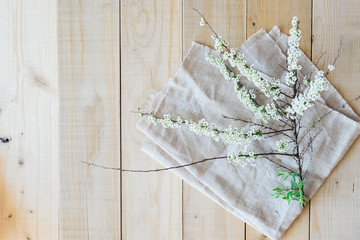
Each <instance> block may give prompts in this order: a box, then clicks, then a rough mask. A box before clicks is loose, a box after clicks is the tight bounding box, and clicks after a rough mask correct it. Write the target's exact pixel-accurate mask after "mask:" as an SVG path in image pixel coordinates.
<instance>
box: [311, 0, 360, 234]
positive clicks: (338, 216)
mask: <svg viewBox="0 0 360 240" xmlns="http://www.w3.org/2000/svg"><path fill="white" fill-rule="evenodd" d="M359 7H360V2H359V1H349V0H348V1H339V0H334V1H314V17H313V34H314V43H313V55H314V56H316V58H317V57H318V56H320V55H321V53H322V52H323V51H324V50H326V54H325V55H324V57H323V59H322V61H321V62H320V64H319V67H320V68H323V69H324V68H326V66H327V65H328V64H331V63H332V62H333V60H334V58H335V57H336V56H337V52H338V49H339V48H340V43H341V39H342V47H341V52H340V58H339V59H338V61H337V63H336V64H335V71H334V72H333V73H332V74H330V75H329V78H328V79H329V81H330V82H331V83H332V84H333V85H334V86H335V88H336V89H337V90H338V91H339V92H340V94H341V95H342V96H343V97H344V98H345V99H346V100H351V99H353V98H355V97H357V96H359V93H360V84H359V73H360V71H359V65H360V31H359V19H360V13H359V11H358V10H357V9H359ZM350 106H352V107H353V109H354V110H355V112H356V113H357V114H359V113H360V104H359V103H358V102H357V103H353V104H350ZM359 155H360V141H359V139H357V141H355V143H354V144H353V146H352V147H351V148H350V150H349V151H348V152H347V154H346V155H345V157H344V158H343V159H342V160H341V162H340V163H339V165H338V166H337V167H336V168H335V169H334V171H333V172H332V173H331V175H330V176H329V178H328V179H327V180H326V181H325V183H324V184H323V186H322V187H321V188H320V190H319V191H318V193H317V194H316V195H315V196H314V198H313V199H312V201H311V229H310V239H319V240H322V239H326V240H335V239H349V240H355V239H359V238H360V224H359V221H358V218H359V216H360V190H359V186H360V176H359V173H358V170H359V169H360V162H359Z"/></svg>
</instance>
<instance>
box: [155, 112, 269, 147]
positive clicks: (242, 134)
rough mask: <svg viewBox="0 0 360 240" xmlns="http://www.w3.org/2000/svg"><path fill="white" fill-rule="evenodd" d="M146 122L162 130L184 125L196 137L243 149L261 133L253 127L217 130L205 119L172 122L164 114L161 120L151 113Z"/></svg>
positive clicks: (169, 117)
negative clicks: (236, 145) (157, 125)
mask: <svg viewBox="0 0 360 240" xmlns="http://www.w3.org/2000/svg"><path fill="white" fill-rule="evenodd" d="M148 120H149V121H150V122H151V123H153V124H155V125H156V124H157V123H161V125H162V126H163V127H164V128H178V127H180V126H181V125H182V124H185V125H187V126H188V127H189V129H190V131H192V132H194V133H195V134H197V135H205V136H211V138H212V139H214V140H215V141H219V139H222V140H223V141H224V142H227V143H236V144H240V145H242V146H245V147H247V146H249V145H250V143H251V142H252V141H254V140H260V139H261V138H262V131H261V130H259V129H257V128H255V127H254V126H253V127H251V128H250V130H245V129H241V130H240V131H239V130H238V129H237V128H233V127H232V126H231V125H230V126H229V127H228V128H217V127H216V126H215V124H214V123H212V124H209V123H208V122H207V121H206V120H205V119H201V120H200V121H199V122H197V123H196V122H194V121H192V120H190V121H189V120H182V119H181V118H180V117H179V116H178V117H177V118H176V120H173V119H172V118H171V116H170V115H169V114H164V115H163V118H159V117H156V116H155V115H154V114H153V113H151V112H150V113H149V114H148Z"/></svg>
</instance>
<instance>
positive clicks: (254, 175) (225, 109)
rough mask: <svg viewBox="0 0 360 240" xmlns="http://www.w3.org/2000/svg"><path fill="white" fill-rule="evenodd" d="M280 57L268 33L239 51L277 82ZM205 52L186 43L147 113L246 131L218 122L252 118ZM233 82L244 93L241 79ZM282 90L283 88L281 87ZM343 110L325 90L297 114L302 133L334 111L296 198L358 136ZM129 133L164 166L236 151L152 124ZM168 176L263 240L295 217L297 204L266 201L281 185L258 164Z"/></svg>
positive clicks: (282, 43)
mask: <svg viewBox="0 0 360 240" xmlns="http://www.w3.org/2000/svg"><path fill="white" fill-rule="evenodd" d="M286 50H287V36H286V35H285V34H282V33H281V32H280V30H279V28H278V27H276V26H275V27H274V28H273V29H272V30H271V31H270V32H269V33H266V32H265V31H264V30H260V31H258V32H257V33H255V34H254V35H253V36H251V37H250V38H249V39H248V40H246V41H245V42H244V43H243V45H242V46H241V48H240V52H241V53H243V54H244V55H245V59H246V61H247V62H248V63H249V64H250V65H254V67H255V68H256V69H257V70H259V71H260V72H261V75H262V77H263V78H268V77H269V76H272V77H277V78H280V79H281V81H282V82H284V78H285V74H286V71H285V70H284V68H283V67H284V66H286V64H287V62H286V55H285V54H284V53H285V52H286ZM207 52H211V53H212V54H214V55H216V56H219V54H218V53H217V52H216V51H214V50H212V49H210V48H208V47H206V46H204V45H201V44H198V43H193V45H192V47H191V49H190V50H189V52H188V54H187V55H186V57H185V59H184V61H183V64H182V66H181V67H180V69H179V70H178V71H177V72H176V74H175V76H174V77H173V78H171V79H170V80H169V82H168V83H167V84H166V85H165V86H164V87H163V89H162V90H161V91H160V92H158V93H157V94H156V95H155V96H154V97H153V99H152V102H151V107H150V109H148V110H149V111H152V112H153V113H154V115H156V116H162V115H163V114H171V116H173V117H176V116H181V117H182V119H188V120H190V119H192V120H193V121H196V122H197V121H199V120H200V119H202V118H205V119H206V120H207V121H208V122H210V123H215V124H216V125H217V126H219V127H220V126H222V127H228V126H229V125H232V126H233V127H238V128H242V127H246V125H245V124H244V123H241V122H236V121H232V120H230V119H225V118H224V117H223V115H226V116H230V117H235V118H242V119H249V118H252V119H254V117H253V114H252V113H251V112H250V111H249V110H247V109H246V108H245V107H244V106H243V104H242V103H241V102H240V101H239V99H238V98H237V96H236V94H235V92H234V91H233V85H232V83H231V82H227V81H226V80H225V79H224V77H223V76H222V74H221V73H220V72H219V70H218V69H217V68H216V67H215V66H213V65H211V64H210V63H209V62H207V61H206V60H205V53H207ZM299 65H301V66H302V67H303V68H302V70H301V72H300V73H299V75H300V76H299V77H300V79H302V77H303V76H310V75H311V76H313V75H314V74H316V72H317V71H318V70H317V69H316V67H315V66H314V65H313V64H312V62H311V61H310V60H309V59H308V58H307V57H306V56H305V55H304V54H303V53H302V55H301V56H300V58H299ZM241 82H242V83H243V84H244V85H245V86H246V85H248V86H249V87H251V86H252V85H251V83H250V82H249V81H248V80H246V79H245V78H244V79H241ZM283 87H284V88H286V87H285V85H284V86H283ZM260 101H265V100H264V99H260ZM344 103H345V100H344V99H343V98H342V97H341V95H340V94H339V93H338V92H337V91H336V90H335V88H334V87H332V86H330V88H329V90H327V91H326V92H324V93H323V94H322V99H320V100H319V101H317V102H316V103H315V106H314V107H313V108H311V109H309V110H307V111H306V112H305V114H304V117H303V120H302V124H303V125H304V126H307V125H308V126H310V125H311V124H312V123H313V121H316V120H317V119H318V117H319V116H320V115H322V114H325V113H327V112H329V111H330V110H331V109H334V111H332V113H331V114H329V115H327V116H326V117H325V118H324V119H323V120H322V122H321V123H320V124H319V126H318V129H322V132H321V133H320V134H319V135H318V137H317V138H316V139H315V140H314V142H313V149H312V154H310V152H308V153H307V155H306V157H305V158H306V160H305V162H304V166H303V168H304V170H303V172H304V173H305V176H304V179H305V182H306V185H305V188H304V192H305V194H306V196H307V197H308V198H311V197H312V196H313V195H314V194H315V192H316V191H317V190H318V189H319V187H320V185H321V184H322V183H323V182H324V180H325V179H326V178H327V177H328V176H329V174H330V172H331V171H332V169H333V168H334V167H335V166H336V165H337V163H338V162H339V161H340V160H341V158H342V157H343V156H344V154H345V153H346V151H347V150H348V148H349V147H350V146H351V144H352V143H353V142H354V140H355V139H356V138H357V136H358V135H359V133H360V127H359V120H360V118H359V116H358V115H357V114H356V113H355V112H354V111H353V110H352V109H351V108H350V107H349V106H348V105H346V106H345V107H343V108H338V106H339V105H341V104H344ZM137 127H138V129H139V130H140V131H141V132H143V133H144V134H145V136H146V137H145V140H144V143H143V146H142V150H143V151H144V152H146V153H147V154H149V155H150V156H151V157H152V158H153V159H155V160H156V161H158V162H159V163H160V164H162V165H163V166H165V167H170V166H176V165H180V164H187V163H191V162H194V161H198V160H201V159H204V158H211V157H217V156H226V155H227V153H228V152H229V151H231V150H237V149H238V145H236V144H225V143H224V142H222V141H219V142H216V141H214V140H212V139H211V138H210V137H206V136H198V135H196V134H194V133H193V132H190V131H189V129H188V128H187V127H181V128H176V129H165V128H163V127H162V126H161V125H160V124H157V125H153V124H151V123H150V122H149V121H148V120H147V118H145V117H143V118H141V119H140V120H139V122H138V124H137ZM276 140H278V139H276V138H269V139H268V140H266V141H259V142H255V143H253V144H252V145H251V149H252V150H254V152H255V153H256V152H264V151H269V150H271V149H273V148H274V146H276V144H275V141H276ZM311 155H312V157H311ZM275 161H277V162H278V163H281V164H283V165H285V166H287V167H288V168H291V169H294V170H297V165H296V163H295V161H293V160H291V159H289V158H276V159H275ZM172 171H173V172H174V173H175V174H176V175H178V176H179V177H181V178H182V179H183V180H184V181H186V182H187V183H189V184H191V185H192V186H194V187H195V188H197V189H198V190H199V191H201V192H202V193H204V194H205V195H207V196H208V197H210V198H211V199H212V200H214V201H215V202H216V203H218V204H219V205H220V206H222V207H223V208H224V209H226V210H227V211H229V212H231V213H232V214H234V215H235V216H237V217H239V218H240V219H241V220H243V221H245V222H246V223H247V224H250V225H251V226H252V227H254V228H255V229H257V230H258V231H260V232H262V233H263V234H265V235H267V236H268V237H269V238H271V239H280V238H281V236H282V235H283V234H284V232H285V231H286V230H287V229H288V228H289V226H290V225H291V223H292V222H293V221H294V220H295V219H296V217H297V216H298V215H299V214H300V213H301V211H302V208H301V206H299V204H298V203H297V202H294V201H293V202H292V203H291V204H290V205H288V203H287V202H286V201H284V200H280V199H274V198H272V197H271V189H273V188H274V187H277V186H279V185H281V183H282V182H281V179H279V178H278V177H277V173H278V172H279V168H278V166H277V165H276V164H274V163H272V162H270V161H266V160H262V159H261V158H258V159H257V160H256V166H251V165H247V166H245V167H241V166H234V165H232V164H230V163H228V162H227V160H226V159H219V160H215V161H209V162H204V163H201V164H196V165H192V166H190V167H185V168H178V169H174V170H172Z"/></svg>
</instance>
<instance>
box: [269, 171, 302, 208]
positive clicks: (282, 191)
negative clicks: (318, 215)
mask: <svg viewBox="0 0 360 240" xmlns="http://www.w3.org/2000/svg"><path fill="white" fill-rule="evenodd" d="M277 176H278V177H281V178H282V180H283V184H281V185H280V186H279V187H276V188H274V189H273V190H272V191H273V192H274V193H273V194H272V197H273V198H279V197H281V198H282V199H284V200H287V202H288V204H289V205H290V203H291V201H293V200H295V201H297V202H299V204H300V206H305V202H306V200H307V198H306V197H305V196H304V191H303V190H304V185H305V182H304V181H303V180H301V179H300V177H299V175H298V174H297V173H296V172H289V171H287V170H285V169H283V168H281V167H280V173H279V174H278V175H277ZM287 179H289V180H291V181H292V182H291V188H290V189H289V188H286V187H285V185H284V183H285V181H286V180H287Z"/></svg>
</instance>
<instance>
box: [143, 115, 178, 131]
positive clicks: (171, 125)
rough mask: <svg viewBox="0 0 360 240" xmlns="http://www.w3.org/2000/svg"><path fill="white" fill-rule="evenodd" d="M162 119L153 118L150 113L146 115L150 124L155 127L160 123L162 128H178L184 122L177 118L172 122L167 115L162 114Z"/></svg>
mask: <svg viewBox="0 0 360 240" xmlns="http://www.w3.org/2000/svg"><path fill="white" fill-rule="evenodd" d="M163 117H164V118H158V117H155V115H154V114H153V113H152V112H150V113H149V114H148V120H149V121H150V122H151V123H153V124H155V125H156V124H157V123H160V124H161V125H162V126H163V127H164V128H178V127H180V126H181V124H182V123H184V121H183V120H182V119H181V118H180V117H179V116H178V117H177V118H176V121H175V120H172V119H171V116H170V115H169V114H164V115H163Z"/></svg>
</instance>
